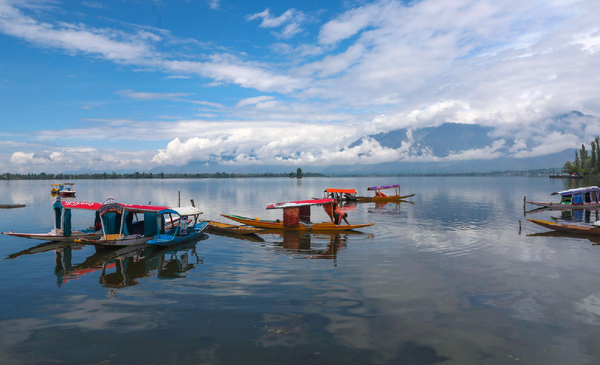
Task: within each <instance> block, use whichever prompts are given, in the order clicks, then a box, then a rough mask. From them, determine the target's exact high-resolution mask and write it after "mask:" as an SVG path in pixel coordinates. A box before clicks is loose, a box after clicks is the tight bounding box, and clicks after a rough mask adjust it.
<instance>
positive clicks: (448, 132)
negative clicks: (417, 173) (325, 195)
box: [349, 123, 494, 157]
mask: <svg viewBox="0 0 600 365" xmlns="http://www.w3.org/2000/svg"><path fill="white" fill-rule="evenodd" d="M492 131H493V128H490V127H482V126H480V125H478V124H460V123H444V124H442V125H441V126H439V127H427V128H421V129H416V130H412V131H410V135H411V136H412V141H411V138H409V130H408V129H406V128H405V129H396V130H393V131H390V132H386V133H379V134H372V135H368V136H366V137H368V138H372V139H374V140H376V141H377V142H379V144H380V145H381V146H382V147H387V148H394V149H397V148H400V147H401V146H402V142H412V147H411V150H410V154H411V155H414V156H421V155H423V153H424V151H429V152H430V153H431V154H433V155H434V156H437V157H447V156H449V155H450V154H453V153H457V152H460V151H466V150H470V149H476V148H477V149H478V148H484V147H486V146H489V145H491V144H492V143H493V142H494V139H493V138H491V137H489V136H488V134H489V133H490V132H492ZM363 138H365V137H363ZM363 138H361V139H359V140H357V141H355V142H353V143H351V144H350V146H349V147H350V148H351V147H355V146H358V145H360V144H361V143H362V140H363Z"/></svg>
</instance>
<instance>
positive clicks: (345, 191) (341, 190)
mask: <svg viewBox="0 0 600 365" xmlns="http://www.w3.org/2000/svg"><path fill="white" fill-rule="evenodd" d="M325 192H327V193H343V194H356V190H354V189H325Z"/></svg>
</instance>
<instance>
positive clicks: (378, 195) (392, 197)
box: [357, 184, 415, 202]
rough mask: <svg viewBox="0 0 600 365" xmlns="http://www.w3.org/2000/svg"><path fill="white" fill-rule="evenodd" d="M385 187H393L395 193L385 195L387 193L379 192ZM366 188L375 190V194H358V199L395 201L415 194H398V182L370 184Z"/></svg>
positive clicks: (385, 188)
mask: <svg viewBox="0 0 600 365" xmlns="http://www.w3.org/2000/svg"><path fill="white" fill-rule="evenodd" d="M387 189H394V190H395V194H393V195H387V194H385V193H382V192H381V190H387ZM367 190H368V191H375V196H359V197H357V198H358V200H359V201H361V202H384V201H395V200H396V201H397V200H402V199H406V198H410V197H412V196H415V194H410V195H404V196H402V195H400V185H398V184H394V185H381V186H371V187H369V188H367Z"/></svg>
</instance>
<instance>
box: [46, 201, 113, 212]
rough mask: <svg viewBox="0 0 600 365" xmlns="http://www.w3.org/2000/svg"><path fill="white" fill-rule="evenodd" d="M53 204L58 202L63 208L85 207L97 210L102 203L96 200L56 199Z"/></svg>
mask: <svg viewBox="0 0 600 365" xmlns="http://www.w3.org/2000/svg"><path fill="white" fill-rule="evenodd" d="M54 204H55V205H56V204H60V205H62V207H63V208H65V209H87V210H98V209H100V208H101V207H102V206H103V205H104V204H102V203H96V202H75V201H65V200H62V201H58V202H56V203H54Z"/></svg>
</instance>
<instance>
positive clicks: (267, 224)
mask: <svg viewBox="0 0 600 365" xmlns="http://www.w3.org/2000/svg"><path fill="white" fill-rule="evenodd" d="M313 205H322V206H323V208H324V209H325V212H326V213H327V214H328V215H329V217H330V218H331V221H330V222H322V223H313V222H311V221H310V207H311V206H313ZM335 206H336V203H335V200H334V199H331V198H328V199H313V200H302V201H293V202H286V203H274V204H269V205H267V209H283V221H280V220H279V219H277V220H274V221H273V220H263V219H260V218H258V217H257V218H248V217H241V216H238V215H229V214H221V215H222V216H223V217H225V218H229V219H231V220H234V221H236V222H239V223H242V224H246V225H249V226H253V227H258V228H265V229H286V230H288V229H289V230H298V231H303V230H310V231H346V230H350V229H356V228H363V227H368V226H372V225H373V223H366V224H350V225H346V224H344V225H342V224H340V225H337V224H335V223H334V221H333V212H334V211H335Z"/></svg>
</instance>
